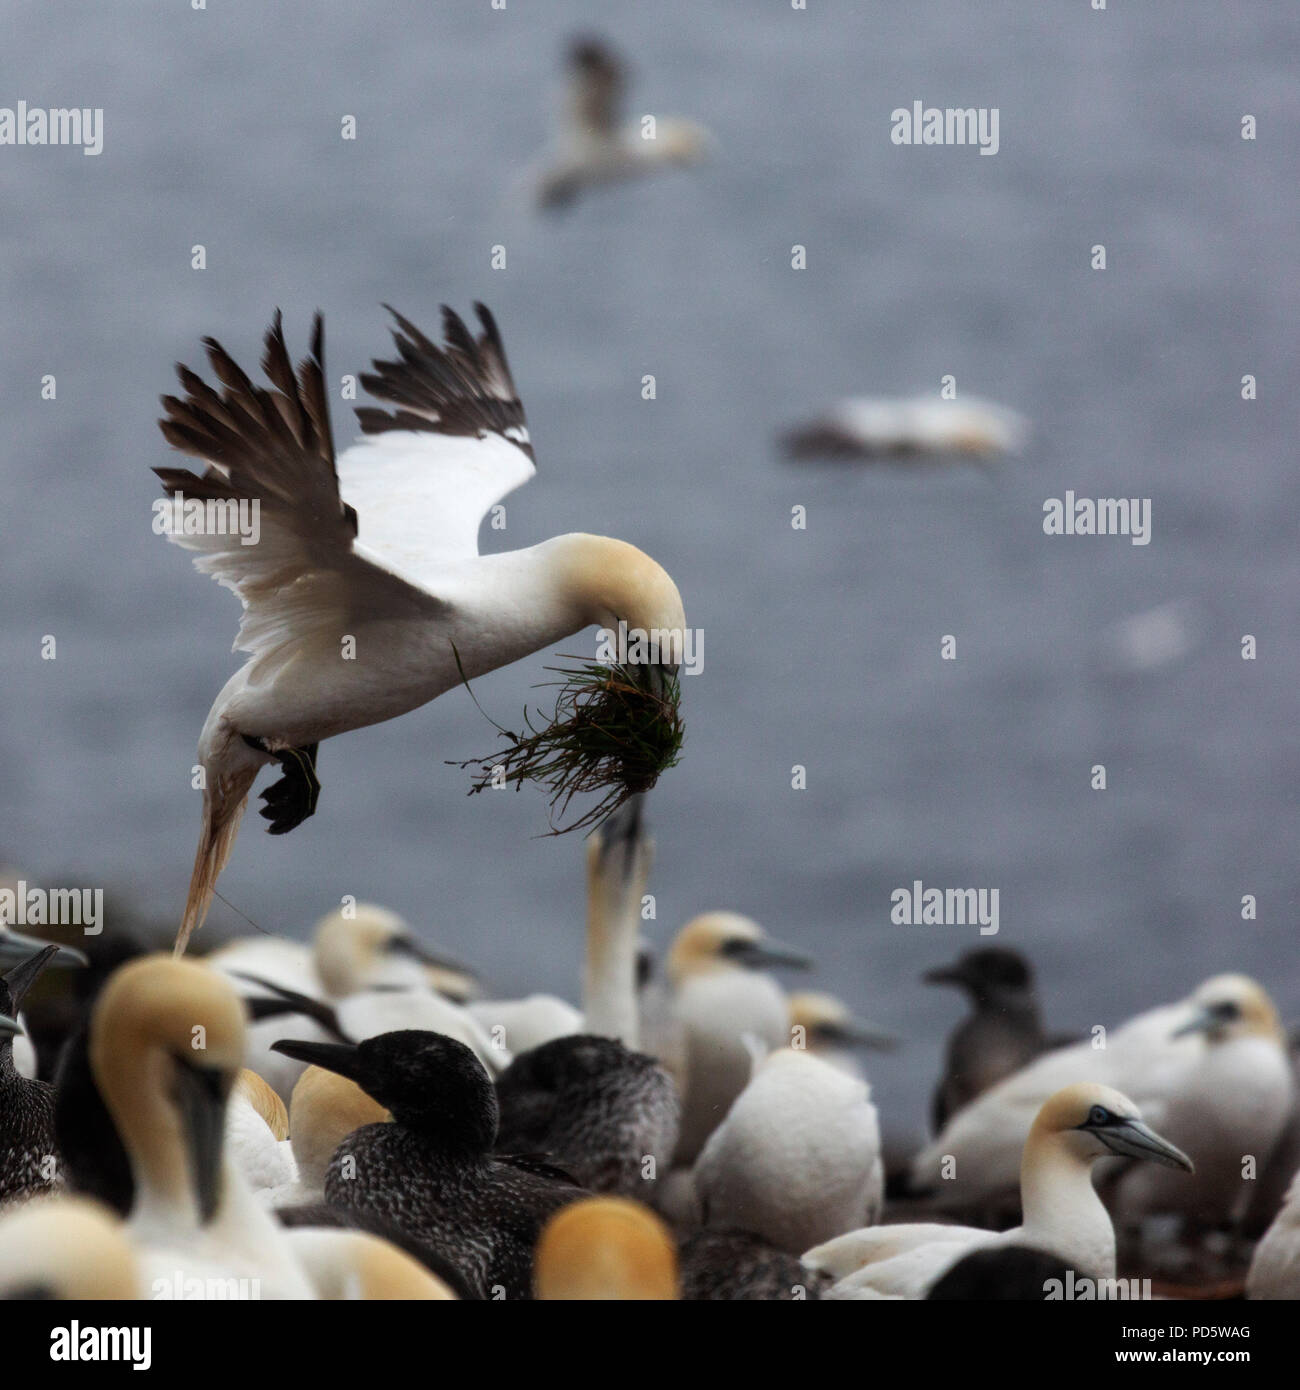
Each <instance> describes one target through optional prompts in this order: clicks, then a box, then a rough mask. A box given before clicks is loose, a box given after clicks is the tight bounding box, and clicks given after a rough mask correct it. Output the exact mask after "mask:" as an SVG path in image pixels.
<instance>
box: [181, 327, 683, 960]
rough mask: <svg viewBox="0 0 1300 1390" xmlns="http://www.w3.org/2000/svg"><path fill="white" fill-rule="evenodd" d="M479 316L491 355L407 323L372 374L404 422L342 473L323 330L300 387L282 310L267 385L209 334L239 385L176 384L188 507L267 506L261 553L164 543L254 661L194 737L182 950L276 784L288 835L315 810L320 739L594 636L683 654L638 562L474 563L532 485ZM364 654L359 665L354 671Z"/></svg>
mask: <svg viewBox="0 0 1300 1390" xmlns="http://www.w3.org/2000/svg"><path fill="white" fill-rule="evenodd" d="M477 313H478V318H479V324H480V326H481V329H482V331H481V333H480V334H479V336H478V337H477V338H475V337H474V336H473V335H472V334H471V333H470V330H469V329H468V328H467V327H466V326H465V324H464V323H463V321H462V320H461V319H460V318H459V317H457V316H456V315H455V314H454V313H452V312H451V311H450V310H445V311H444V315H443V332H444V338H445V343H444V345H443V346H439V345H438V344H436V343H434V342H432V341H431V340H430V339H428V338H427V337H425V335H424V334H423V333H421V332H420V330H419V329H417V328H416V327H415V326H414V325H413V324H412V323H410V322H408V321H407V320H406V319H404V318H401V317H400V316H398V315H394V318H395V319H396V323H397V327H396V329H395V332H394V336H395V339H396V344H397V349H398V356H397V358H396V359H395V360H390V361H387V362H377V363H375V371H374V372H373V373H369V374H366V375H363V376H362V378H361V381H362V384H363V385H364V386H365V388H366V390H367V391H369V392H370V394H371V395H372V396H374V397H376V398H377V399H379V400H380V401H383V402H385V403H386V404H390V405H392V406H393V407H394V409H393V410H392V411H391V412H390V411H388V410H386V409H381V408H378V407H363V408H361V409H360V410H359V411H358V418H359V421H360V424H361V429H362V432H363V433H364V434H365V435H366V436H367V438H366V439H365V440H363V441H362V442H361V443H359V444H356V445H354V446H353V447H352V448H351V449H349V450H347V452H346V453H344V454H343V455H342V456H341V457H340V458H338V460H337V462H336V460H335V455H334V443H333V436H332V430H331V425H330V418H329V396H330V392H329V390H328V388H327V386H326V381H325V366H324V361H323V354H324V333H323V327H322V323H321V320H320V318H319V316H318V317H317V319H316V322H315V327H314V330H313V334H312V345H311V353H310V355H309V357H308V358H307V359H306V360H304V361H303V362H301V363H300V364H299V367H298V371H297V374H296V375H295V372H294V369H293V366H292V364H291V362H290V358H289V350H288V348H287V346H286V344H285V339H284V333H283V329H282V327H281V323H280V317H279V315H278V314H277V315H276V318H275V321H274V323H273V324H272V326H271V328H270V330H269V331H268V333H267V335H266V351H265V356H264V358H263V369H264V371H265V373H266V375H267V378H268V379H269V381H270V383H271V387H270V389H266V388H262V387H258V386H255V385H254V384H253V383H252V382H251V381H250V380H249V378H248V377H247V376H246V375H245V374H244V372H243V371H241V370H240V368H239V367H238V366H237V365H236V364H235V362H234V360H233V359H232V358H231V357H230V356H229V355H228V354H227V353H226V352H225V350H224V349H223V348H222V347H221V346H220V345H219V344H218V343H216V342H214V341H212V340H210V339H209V340H208V343H207V346H208V356H209V359H210V361H211V364H212V368H213V371H214V372H215V374H216V376H217V377H218V378H219V380H220V382H221V384H222V386H223V388H224V389H223V390H222V391H221V392H220V393H219V392H218V391H216V390H214V389H213V388H212V387H210V386H209V385H207V384H206V383H205V382H204V381H203V380H202V379H201V378H200V377H199V376H197V375H196V374H195V373H193V372H191V371H189V370H188V369H186V368H183V367H182V368H180V369H179V375H180V381H181V386H182V388H183V391H184V399H181V398H179V397H175V396H165V397H164V398H163V406H164V409H165V411H166V415H165V417H164V419H163V420H162V421H161V428H162V431H163V434H164V436H165V437H166V439H167V440H168V442H169V443H170V444H172V445H173V446H174V447H175V448H177V449H179V450H180V451H181V452H183V453H186V454H189V455H191V456H193V457H196V458H198V459H200V460H201V461H202V463H203V465H204V468H203V470H202V472H201V473H191V472H189V471H187V470H185V469H180V468H163V469H158V470H156V471H157V472H158V475H159V477H160V478H161V480H162V483H163V487H164V490H165V491H166V493H167V494H168V496H169V497H171V498H172V499H173V502H175V500H176V499H178V498H181V499H183V507H189V506H190V505H192V504H197V503H201V504H203V506H204V507H205V508H206V505H207V504H208V503H209V502H211V503H216V504H225V506H226V513H223V516H224V515H226V514H228V512H229V510H230V508H231V507H232V506H233V507H235V508H238V509H240V510H241V515H242V514H243V513H244V512H247V511H248V509H249V508H251V507H252V505H253V504H254V503H256V504H257V507H258V512H257V516H258V521H257V527H258V543H257V544H256V545H249V544H246V543H245V542H246V540H247V539H248V534H249V531H248V530H247V529H244V530H241V528H240V527H239V526H236V527H234V528H231V527H229V526H224V525H223V526H221V527H220V528H218V527H215V526H207V527H204V528H203V529H202V530H201V531H198V532H195V531H194V530H193V529H192V528H189V527H187V526H180V527H177V526H175V525H174V524H173V521H174V515H173V516H172V517H169V524H168V525H167V527H166V532H167V535H168V538H169V539H170V540H172V541H173V542H175V543H176V544H178V545H181V546H183V547H185V548H187V549H189V550H192V551H194V552H196V558H195V562H196V564H197V566H198V567H199V568H200V569H202V570H203V571H205V572H207V573H210V574H212V575H213V576H214V577H215V578H217V579H218V580H219V581H220V582H221V583H222V584H224V585H226V586H227V587H229V588H231V589H233V590H234V591H235V592H236V593H237V594H238V596H239V599H240V602H241V603H242V604H243V607H244V615H243V619H242V621H241V623H240V629H239V638H238V645H239V647H240V648H241V649H242V650H245V651H247V652H248V653H249V661H248V662H247V663H246V664H245V665H244V666H243V667H242V668H241V669H240V670H239V671H237V672H236V673H235V675H234V676H232V677H231V679H230V680H229V681H228V682H227V683H226V685H225V687H224V688H223V689H222V691H221V692H220V694H218V696H217V698H216V701H215V703H214V704H213V706H212V709H211V710H210V711H209V713H208V717H207V720H206V722H205V723H204V727H203V732H202V734H201V735H200V738H199V761H200V763H201V764H202V766H203V769H204V774H205V780H204V792H203V812H202V822H201V827H200V834H199V843H198V848H197V851H196V854H195V860H194V868H193V871H192V874H191V878H190V887H189V892H188V895H187V898H186V904H185V911H184V915H183V917H182V919H181V925H180V929H179V932H178V934H177V939H176V948H177V950H178V951H183V950H184V949H185V946H186V943H187V942H188V940H189V937H190V935H191V934H192V933H193V932H194V931H195V930H197V929H198V928H199V926H200V925H201V924H202V922H203V919H204V917H205V916H206V914H207V910H208V907H209V905H210V903H211V900H212V895H213V893H214V891H215V888H216V883H217V879H218V876H219V875H220V873H221V871H222V869H223V868H224V866H225V863H226V861H227V859H228V858H229V857H230V854H231V851H232V850H233V847H234V842H235V837H236V835H237V834H238V830H239V822H240V818H241V816H242V814H243V810H244V805H245V802H246V800H247V798H248V795H249V792H250V791H251V789H252V786H253V782H254V780H255V779H256V777H257V775H258V773H259V772H260V771H261V770H262V769H263V768H264V767H267V766H268V765H270V764H271V763H275V764H276V765H277V766H278V769H279V772H280V774H281V776H280V780H279V781H277V782H275V783H274V785H272V786H271V787H270V788H269V789H268V790H267V791H266V792H265V793H264V796H263V799H264V800H265V802H266V805H265V807H264V808H263V812H262V814H263V815H264V816H265V817H266V818H267V819H268V820H269V821H270V822H271V826H270V828H271V831H272V833H275V834H284V833H286V832H288V831H290V830H292V829H293V828H294V827H295V826H297V825H299V824H301V823H302V821H304V820H305V819H306V818H307V817H308V816H310V815H312V814H313V813H314V811H315V809H316V801H317V797H318V795H319V792H320V781H319V779H318V777H317V775H316V755H317V750H318V748H319V745H320V743H321V741H322V740H323V739H327V738H332V737H334V736H336V735H338V734H342V733H347V732H348V731H349V730H352V729H360V728H364V727H366V726H367V725H370V724H377V723H381V722H383V721H384V720H388V719H393V718H396V717H397V716H398V715H401V714H405V713H407V712H409V711H410V710H414V709H418V708H419V707H420V706H421V705H424V704H427V703H428V702H429V701H430V700H433V699H436V698H437V697H438V696H439V695H442V694H444V693H445V692H446V691H448V690H451V689H454V688H458V687H459V686H460V685H461V684H462V683H463V682H464V681H466V680H472V679H474V678H475V677H476V676H479V675H484V674H486V673H487V672H488V671H493V670H496V669H497V668H498V667H501V666H506V665H509V664H510V663H512V662H515V661H518V660H520V659H521V658H522V657H525V656H528V655H530V654H532V653H533V652H537V651H540V650H543V649H544V648H546V647H549V646H551V645H552V644H553V643H554V642H556V641H558V640H559V639H560V638H562V637H567V636H570V635H571V634H573V633H575V632H579V631H581V630H582V629H583V628H585V627H587V626H589V625H592V624H597V625H600V626H604V627H608V628H610V629H612V630H618V626H619V623H620V622H625V623H626V624H627V627H628V629H629V630H632V629H636V630H643V631H648V632H649V631H658V632H659V633H660V634H663V633H669V634H673V635H672V636H671V637H670V638H669V639H668V644H667V645H668V649H669V650H670V651H675V652H677V653H680V651H681V644H682V642H683V641H684V636H683V634H684V632H685V628H686V618H685V612H684V610H683V608H682V601H681V595H680V594H679V593H678V592H677V586H676V585H675V584H674V583H673V581H672V578H671V577H670V576H669V575H668V574H667V572H666V571H665V570H663V569H662V568H661V567H660V566H659V565H657V564H656V563H655V562H654V561H653V560H652V559H650V557H649V556H647V555H644V554H642V552H641V551H639V550H637V549H636V548H635V547H634V546H631V545H628V544H626V543H625V542H623V541H617V540H612V539H610V538H608V537H597V536H589V535H582V534H575V535H568V536H560V537H555V538H553V539H551V540H548V541H544V542H543V543H542V544H541V545H537V546H533V547H531V548H529V549H525V550H517V551H509V552H505V553H500V554H493V555H480V554H479V553H478V530H479V525H480V523H481V521H482V520H483V517H484V515H485V514H486V513H487V511H488V510H489V509H490V508H491V507H493V506H494V505H495V504H496V503H498V502H499V501H500V500H501V498H503V497H505V496H506V495H507V494H508V493H510V492H512V491H513V490H514V489H515V488H516V487H518V486H520V485H521V484H523V483H525V482H527V481H528V479H529V478H531V477H532V475H533V473H534V471H535V470H534V466H533V448H532V445H531V443H530V442H529V439H528V432H527V427H526V424H525V420H524V412H523V407H522V406H521V405H520V403H519V398H518V395H517V393H516V391H515V387H514V382H513V380H512V378H511V375H510V368H509V366H508V364H507V361H506V355H505V349H504V347H503V346H502V342H501V336H500V333H499V332H498V331H497V327H496V323H495V322H494V320H493V318H492V315H491V314H490V313H489V312H488V310H487V309H486V308H484V307H483V306H482V305H479V306H477ZM241 504H242V505H241ZM250 527H251V522H250ZM659 640H660V641H661V642H662V641H664V638H663V637H662V636H661V637H660V639H659ZM349 651H353V652H354V653H355V654H356V655H357V657H358V659H357V660H346V659H340V653H341V652H342V653H343V656H344V657H346V656H347V655H348V652H349ZM664 665H665V666H666V665H667V663H664Z"/></svg>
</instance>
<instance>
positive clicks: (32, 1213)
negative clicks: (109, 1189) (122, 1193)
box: [0, 1197, 145, 1302]
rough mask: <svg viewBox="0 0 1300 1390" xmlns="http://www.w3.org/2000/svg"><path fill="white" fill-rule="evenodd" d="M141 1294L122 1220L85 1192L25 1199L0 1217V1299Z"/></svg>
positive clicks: (93, 1298) (89, 1298)
mask: <svg viewBox="0 0 1300 1390" xmlns="http://www.w3.org/2000/svg"><path fill="white" fill-rule="evenodd" d="M144 1296H145V1290H144V1287H143V1285H142V1282H141V1279H140V1274H139V1270H138V1268H137V1263H136V1254H135V1250H134V1248H133V1247H132V1245H131V1242H130V1240H129V1239H128V1238H127V1234H126V1230H125V1228H124V1227H123V1225H122V1223H121V1221H119V1220H118V1219H117V1217H116V1216H114V1215H113V1213H112V1212H110V1211H109V1210H108V1208H107V1207H103V1206H101V1205H100V1204H99V1203H98V1202H95V1201H91V1200H90V1199H89V1198H87V1197H57V1198H54V1199H53V1200H51V1201H46V1202H29V1203H27V1204H25V1205H24V1206H21V1207H16V1208H15V1209H14V1210H13V1211H11V1212H7V1213H6V1214H5V1215H4V1216H3V1217H0V1299H22V1298H54V1299H59V1300H61V1301H73V1302H81V1301H82V1300H87V1301H95V1302H98V1301H107V1300H114V1299H138V1298H143V1297H144Z"/></svg>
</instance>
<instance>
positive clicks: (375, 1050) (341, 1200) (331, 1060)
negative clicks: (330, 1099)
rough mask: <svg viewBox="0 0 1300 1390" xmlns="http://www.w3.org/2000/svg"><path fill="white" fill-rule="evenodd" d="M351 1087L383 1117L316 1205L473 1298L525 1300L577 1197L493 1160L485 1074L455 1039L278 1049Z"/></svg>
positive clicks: (524, 1162) (567, 1183)
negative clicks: (423, 1257) (404, 1249)
mask: <svg viewBox="0 0 1300 1390" xmlns="http://www.w3.org/2000/svg"><path fill="white" fill-rule="evenodd" d="M277 1046H278V1047H279V1048H281V1049H282V1050H283V1051H284V1052H285V1053H287V1054H288V1055H289V1056H291V1057H293V1056H297V1057H299V1058H300V1059H302V1060H303V1061H306V1062H309V1063H312V1064H313V1065H316V1066H321V1067H325V1068H326V1069H328V1070H329V1071H335V1072H338V1073H339V1074H340V1075H341V1076H346V1077H348V1078H350V1079H351V1080H353V1081H355V1082H356V1083H357V1085H358V1086H360V1087H361V1088H362V1089H363V1090H364V1091H365V1092H366V1094H367V1095H369V1096H370V1097H371V1098H372V1099H373V1100H376V1101H378V1103H379V1104H380V1105H382V1106H384V1108H385V1109H387V1110H388V1111H389V1112H390V1113H391V1114H392V1117H393V1119H392V1122H391V1123H389V1124H373V1125H365V1126H363V1127H362V1128H361V1129H359V1130H357V1131H356V1132H355V1133H353V1134H352V1135H350V1136H349V1137H348V1138H347V1139H346V1140H345V1141H344V1142H343V1143H342V1144H341V1145H340V1146H339V1148H338V1150H337V1152H336V1153H335V1154H334V1157H333V1159H332V1160H331V1161H330V1166H329V1171H328V1172H327V1174H326V1178H325V1197H326V1200H327V1201H328V1202H330V1203H331V1204H333V1205H335V1206H339V1207H345V1208H353V1209H357V1210H360V1211H363V1212H367V1213H370V1214H373V1215H375V1216H378V1217H379V1218H381V1219H382V1220H384V1221H386V1222H388V1223H390V1224H392V1225H394V1226H396V1227H398V1228H399V1229H401V1230H402V1231H404V1232H406V1233H407V1234H408V1235H409V1236H412V1237H414V1238H415V1239H416V1240H417V1241H419V1242H420V1243H421V1244H422V1245H427V1246H428V1247H429V1248H430V1249H431V1250H432V1251H434V1252H435V1253H436V1254H437V1255H438V1256H440V1257H441V1258H443V1259H445V1260H446V1261H447V1262H448V1263H449V1264H451V1265H452V1266H454V1267H455V1268H456V1269H457V1270H459V1271H460V1272H461V1273H462V1274H463V1276H464V1277H465V1279H466V1281H467V1282H468V1283H469V1284H470V1286H471V1287H472V1289H473V1292H474V1294H475V1296H476V1297H479V1298H498V1297H502V1298H531V1296H532V1256H533V1249H534V1247H535V1245H536V1244H537V1237H538V1234H539V1233H540V1231H541V1228H542V1226H543V1224H544V1223H545V1221H546V1218H547V1217H548V1216H550V1215H551V1213H552V1212H554V1211H557V1210H558V1209H559V1208H560V1207H562V1206H565V1205H566V1204H567V1203H569V1202H572V1201H574V1200H576V1199H577V1198H579V1197H582V1196H585V1195H586V1194H585V1192H584V1191H583V1189H582V1188H580V1187H579V1186H577V1184H575V1183H574V1182H573V1181H572V1180H571V1179H570V1178H569V1177H568V1176H567V1174H564V1173H561V1172H560V1171H559V1170H558V1169H556V1168H552V1167H550V1166H549V1165H547V1164H545V1163H542V1162H540V1161H537V1160H533V1159H529V1158H523V1157H518V1156H508V1155H502V1154H496V1155H494V1154H493V1152H492V1146H493V1143H494V1142H495V1140H496V1132H497V1102H496V1094H495V1092H494V1091H493V1089H492V1083H491V1081H490V1080H489V1079H488V1075H487V1072H485V1071H484V1070H483V1067H482V1064H481V1063H480V1062H479V1061H478V1059H477V1058H476V1057H475V1056H474V1054H473V1053H472V1052H471V1051H470V1050H469V1048H467V1047H466V1046H465V1045H464V1044H463V1043H460V1042H457V1041H456V1040H455V1039H454V1038H445V1037H442V1036H441V1035H440V1034H437V1033H422V1032H417V1031H413V1030H407V1031H403V1032H397V1033H385V1034H382V1035H381V1036H379V1037H377V1038H369V1039H367V1040H366V1041H365V1042H362V1043H358V1044H356V1045H355V1046H348V1045H344V1044H339V1043H335V1044H329V1043H296V1042H292V1041H285V1042H281V1043H279V1044H277Z"/></svg>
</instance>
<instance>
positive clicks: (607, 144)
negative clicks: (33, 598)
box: [536, 39, 713, 208]
mask: <svg viewBox="0 0 1300 1390" xmlns="http://www.w3.org/2000/svg"><path fill="white" fill-rule="evenodd" d="M626 85H627V72H626V69H625V68H624V66H623V63H622V62H621V61H620V60H619V59H618V58H617V57H616V56H615V55H614V54H613V53H612V52H611V51H610V49H609V48H608V47H607V46H606V45H605V44H604V43H602V42H600V41H599V40H598V39H580V40H578V41H577V42H575V43H574V44H573V46H572V48H571V49H570V50H569V92H568V99H567V103H566V105H567V110H566V112H565V120H564V123H563V127H562V130H561V133H560V137H559V139H558V140H557V141H556V147H555V149H554V150H553V151H552V152H551V154H550V155H549V156H548V163H547V167H546V168H545V169H544V170H543V172H542V173H541V174H540V175H539V176H538V178H537V183H536V199H537V202H538V205H539V206H541V207H543V208H558V207H563V206H566V205H567V204H569V203H571V202H573V200H574V199H575V198H576V197H577V196H578V194H579V193H581V192H582V191H583V190H585V189H587V188H594V187H596V186H597V185H600V184H607V183H614V182H618V181H620V180H623V179H630V178H637V177H639V176H641V175H643V174H652V173H654V172H655V171H656V170H657V169H665V168H672V167H674V166H687V165H691V164H698V163H700V162H701V161H702V160H703V159H704V158H705V157H706V155H707V154H708V152H709V150H710V148H711V146H712V143H713V141H712V137H711V136H710V135H709V133H708V131H706V130H705V129H704V128H703V127H702V126H700V125H697V124H696V123H695V122H694V121H685V120H681V119H679V118H663V119H660V118H657V117H655V118H643V119H642V120H640V121H635V122H633V123H632V124H631V125H627V126H625V125H623V124H622V121H623V104H624V95H625V88H626Z"/></svg>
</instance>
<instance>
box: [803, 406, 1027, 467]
mask: <svg viewBox="0 0 1300 1390" xmlns="http://www.w3.org/2000/svg"><path fill="white" fill-rule="evenodd" d="M1028 438H1029V424H1028V422H1027V421H1026V420H1025V419H1024V417H1023V416H1021V415H1018V414H1017V413H1016V412H1015V411H1014V410H1008V409H1007V408H1006V407H1005V406H1000V405H994V404H993V403H992V402H991V401H985V400H981V399H980V398H979V397H977V396H962V397H961V398H960V399H959V400H943V399H941V398H940V397H938V396H914V397H911V398H904V399H891V398H890V397H886V396H859V397H854V398H852V399H849V400H844V401H840V402H839V403H838V404H837V405H835V406H833V407H832V408H831V409H830V410H828V411H827V412H826V413H825V414H824V415H821V416H819V417H818V418H817V419H814V420H810V421H808V422H807V423H805V424H802V425H798V426H796V427H794V428H793V429H790V430H788V431H787V432H786V433H785V435H784V436H783V439H782V444H783V446H784V449H785V452H786V454H787V455H788V456H789V457H790V458H819V457H820V458H838V459H880V458H895V459H903V458H910V457H920V456H924V455H930V456H932V457H936V458H938V457H942V456H945V455H947V456H950V457H956V458H972V459H991V458H996V457H997V456H999V455H1001V454H1018V453H1020V452H1021V451H1022V450H1023V449H1024V447H1025V443H1026V442H1027V440H1028Z"/></svg>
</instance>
